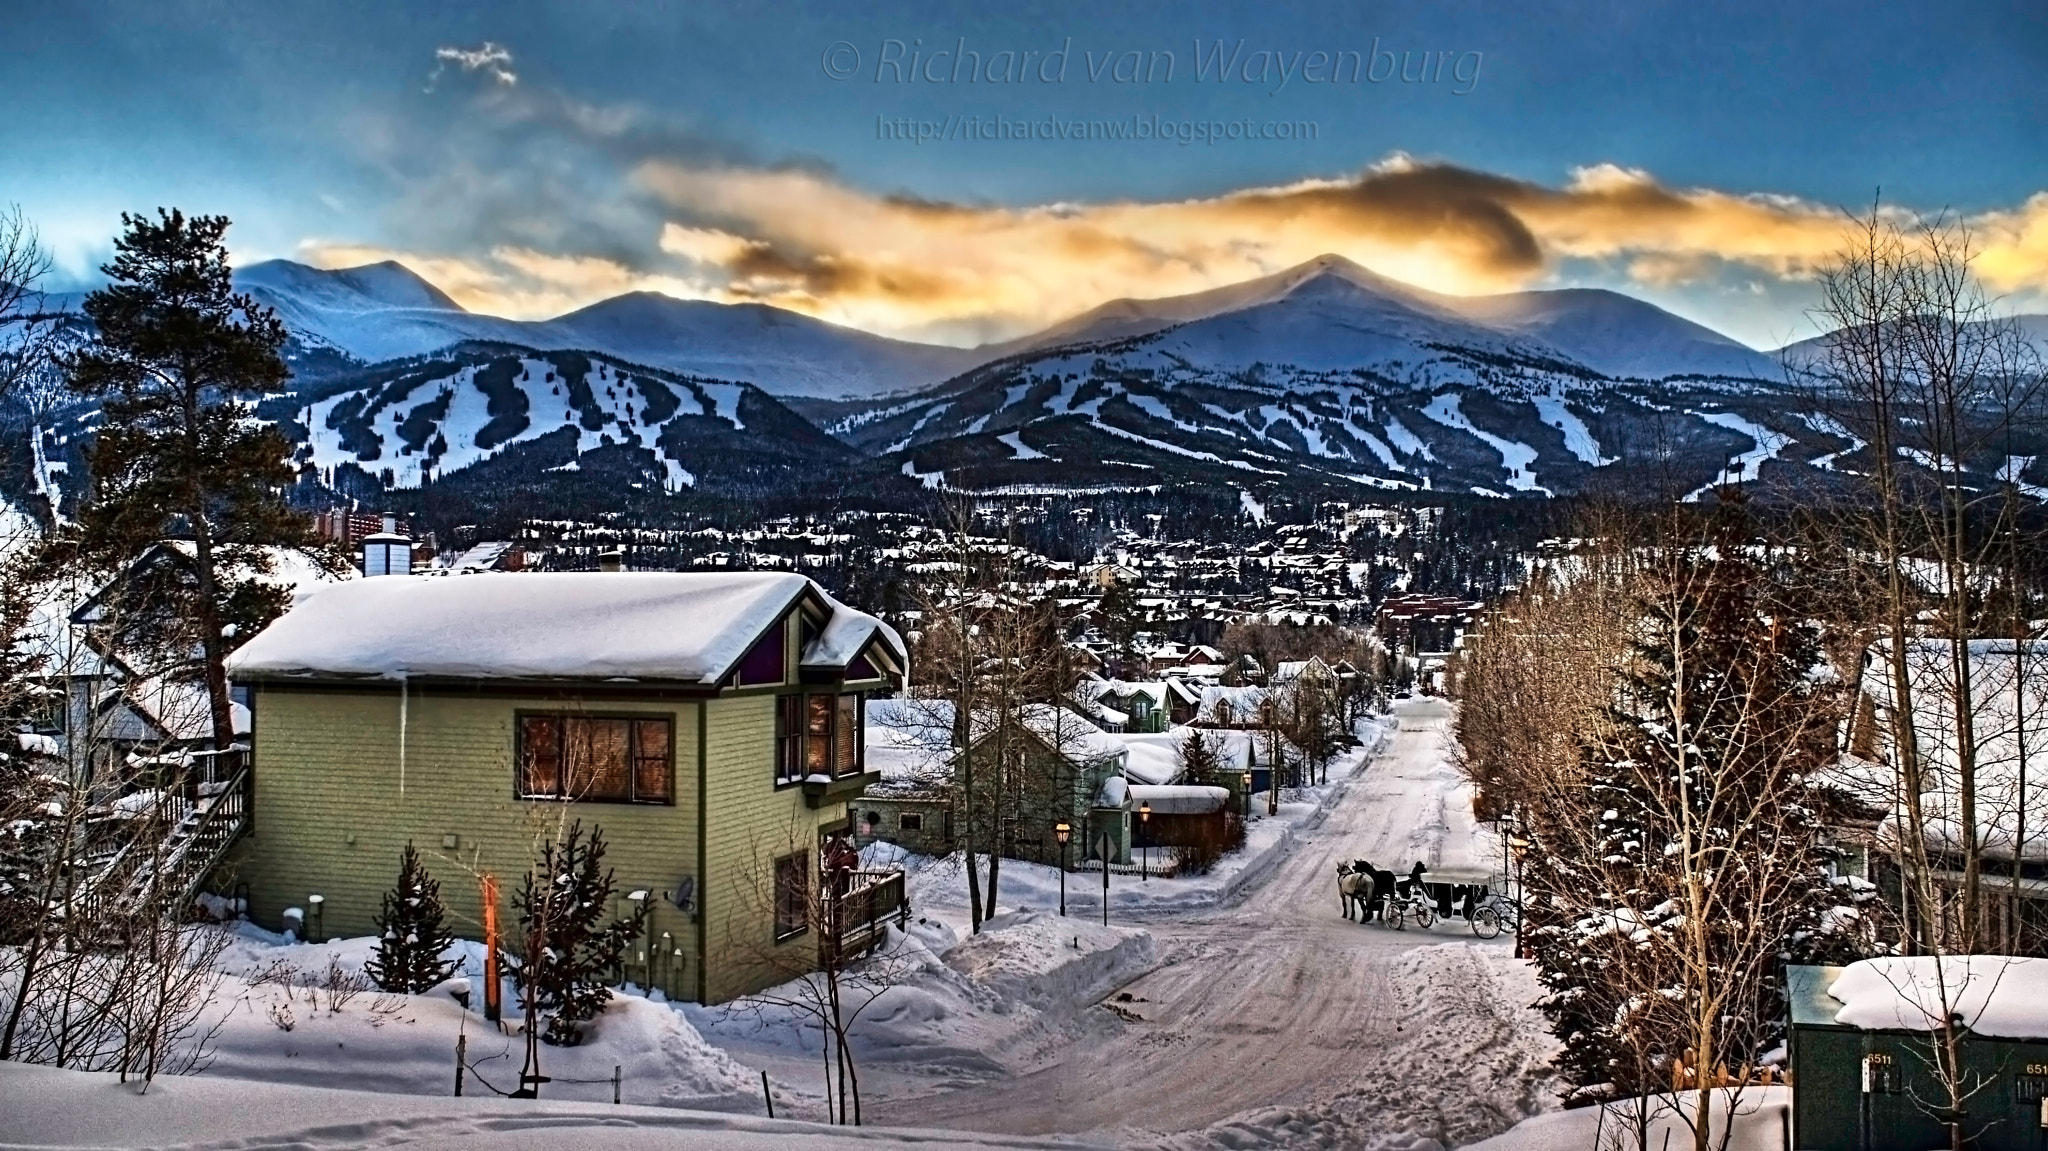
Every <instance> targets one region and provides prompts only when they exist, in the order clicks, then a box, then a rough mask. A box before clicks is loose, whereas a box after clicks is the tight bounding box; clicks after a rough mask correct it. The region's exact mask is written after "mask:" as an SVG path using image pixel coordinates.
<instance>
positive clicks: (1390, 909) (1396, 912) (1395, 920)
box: [1387, 903, 1408, 931]
mask: <svg viewBox="0 0 2048 1151" xmlns="http://www.w3.org/2000/svg"><path fill="white" fill-rule="evenodd" d="M1407 915H1408V912H1407V911H1406V909H1404V908H1403V907H1402V906H1401V905H1400V904H1398V903H1392V904H1388V905H1387V923H1388V925H1389V926H1391V927H1392V928H1393V929H1394V930H1396V931H1406V930H1408V919H1407Z"/></svg>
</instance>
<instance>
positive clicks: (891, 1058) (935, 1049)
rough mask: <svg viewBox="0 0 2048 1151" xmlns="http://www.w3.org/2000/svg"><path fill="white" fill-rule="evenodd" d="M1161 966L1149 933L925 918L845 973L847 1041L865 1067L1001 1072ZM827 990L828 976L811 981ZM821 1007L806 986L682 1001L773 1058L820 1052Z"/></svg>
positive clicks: (1032, 920)
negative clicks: (970, 924) (715, 1001)
mask: <svg viewBox="0 0 2048 1151" xmlns="http://www.w3.org/2000/svg"><path fill="white" fill-rule="evenodd" d="M1156 961H1157V957H1156V954H1155V950H1154V947H1153V942H1152V937H1151V935H1150V934H1148V933H1147V932H1144V931H1140V930H1138V929H1136V928H1128V927H1103V926H1102V925H1100V924H1089V923H1085V922H1082V921H1079V920H1075V919H1061V918H1059V917H1058V916H1040V915H1037V914H1032V913H1023V914H1011V915H999V916H997V917H995V918H994V919H990V920H988V921H986V922H985V923H983V924H982V930H981V933H980V934H978V935H973V936H969V937H968V938H967V939H965V940H959V939H958V938H957V936H956V934H955V932H954V931H953V930H952V929H951V928H950V927H948V926H947V925H945V924H943V923H940V922H937V921H934V920H931V919H922V920H918V921H916V922H915V923H913V924H911V925H910V928H909V930H908V931H904V932H899V931H896V930H893V929H892V930H891V931H890V933H889V938H888V940H887V941H886V942H885V943H884V944H883V946H882V947H881V948H880V949H879V950H878V951H877V952H876V953H875V954H874V955H873V956H870V957H869V958H867V959H865V960H863V961H862V963H861V964H860V965H858V966H856V967H855V968H854V969H852V970H851V971H850V972H848V973H847V974H846V975H844V976H842V978H841V996H840V999H841V1003H842V1010H844V1011H845V1012H846V1013H847V1015H848V1016H849V1017H850V1018H851V1025H850V1027H849V1029H848V1031H849V1041H850V1043H851V1045H852V1047H853V1049H854V1050H855V1051H856V1052H857V1053H858V1054H859V1055H860V1056H861V1057H862V1058H863V1059H867V1060H882V1061H887V1062H889V1063H892V1064H897V1065H914V1066H915V1069H916V1070H918V1071H919V1072H920V1073H930V1072H931V1071H933V1070H935V1069H951V1070H957V1071H967V1072H973V1073H977V1074H986V1073H992V1072H1000V1071H1001V1070H1002V1064H1001V1063H1000V1062H999V1059H1000V1058H1001V1057H1002V1056H1003V1055H1004V1054H1005V1053H1007V1052H1010V1051H1013V1050H1016V1049H1018V1048H1020V1047H1024V1046H1026V1045H1028V1044H1030V1043H1033V1042H1037V1041H1040V1040H1042V1038H1043V1036H1044V1035H1045V1034H1046V1033H1048V1032H1049V1031H1052V1030H1055V1029H1057V1028H1058V1027H1059V1026H1060V1025H1061V1024H1062V1022H1063V1021H1064V1020H1066V1019H1068V1018H1070V1017H1071V1016H1073V1015H1074V1013H1076V1012H1078V1011H1081V1010H1083V1009H1085V1008H1088V1007H1091V1006H1093V1005H1094V1004H1095V1003H1096V1002H1097V1001H1098V1000H1100V999H1101V998H1102V997H1103V996H1105V995H1107V994H1109V993H1110V992H1111V991H1113V990H1115V989H1116V988H1117V987H1119V986H1121V985H1123V984H1125V983H1128V982H1130V981H1131V980H1133V979H1136V978H1137V977H1138V976H1140V975H1142V974H1144V973H1145V972H1146V971H1148V970H1150V969H1151V968H1152V966H1153V965H1154V963H1155V962H1156ZM811 979H812V981H813V983H814V985H815V986H816V987H822V986H823V983H822V977H819V976H813V977H811ZM817 1001H818V996H817V995H816V993H815V992H814V991H813V990H811V989H809V988H806V987H804V986H803V985H802V981H797V982H793V983H789V984H783V985H781V986H778V987H771V988H768V989H767V990H765V991H762V992H759V993H758V994H755V995H751V996H745V997H742V998H740V999H736V1000H734V1001H732V1002H730V1003H725V1004H720V1005H718V1006H715V1007H699V1006H697V1005H694V1004H690V1005H685V1006H684V1007H683V1010H684V1012H685V1013H686V1014H687V1016H688V1018H689V1019H690V1021H691V1023H692V1024H693V1025H694V1026H695V1027H696V1028H697V1029H698V1030H699V1031H701V1032H702V1033H704V1034H706V1035H709V1036H711V1037H713V1038H714V1039H717V1040H718V1041H719V1042H721V1043H727V1044H732V1045H735V1046H742V1047H754V1048H764V1049H768V1050H770V1051H773V1052H777V1053H794V1054H800V1055H808V1056H810V1058H812V1059H816V1058H817V1057H818V1056H819V1054H820V1053H821V1052H822V1050H823V1047H822V1041H821V1036H820V1034H819V1026H818V1022H819V1021H818V1019H817V1014H816V1012H815V1011H814V1010H811V1009H810V1008H809V1007H808V1006H807V1005H810V1004H814V1003H816V1002H817Z"/></svg>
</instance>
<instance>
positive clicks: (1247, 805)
mask: <svg viewBox="0 0 2048 1151" xmlns="http://www.w3.org/2000/svg"><path fill="white" fill-rule="evenodd" d="M1237 782H1238V784H1239V785H1240V786H1239V787H1238V791H1239V792H1240V793H1241V794H1243V796H1244V821H1245V823H1246V824H1250V823H1251V821H1252V773H1251V772H1249V771H1247V772H1245V773H1244V774H1243V775H1241V776H1239V777H1238V779H1237Z"/></svg>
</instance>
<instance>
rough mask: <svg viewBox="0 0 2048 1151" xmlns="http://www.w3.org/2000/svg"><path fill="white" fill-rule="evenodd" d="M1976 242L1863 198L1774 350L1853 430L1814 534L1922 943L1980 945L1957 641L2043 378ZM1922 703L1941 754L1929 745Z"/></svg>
mask: <svg viewBox="0 0 2048 1151" xmlns="http://www.w3.org/2000/svg"><path fill="white" fill-rule="evenodd" d="M1975 259H1976V250H1975V247H1974V243H1973V239H1972V237H1971V235H1970V233H1969V231H1968V230H1967V229H1966V228H1964V227H1962V226H1961V225H1959V224H1957V223H1955V222H1954V221H1952V220H1950V219H1947V218H1945V217H1937V218H1934V219H1931V220H1927V219H1915V218H1910V217H1906V216H1904V215H1903V214H1901V213H1898V212H1896V211H1890V210H1886V209H1883V208H1882V207H1881V206H1873V207H1872V208H1871V209H1870V211H1869V212H1868V213H1866V214H1865V215H1863V216H1861V217H1859V218H1857V220H1856V221H1855V225H1854V227H1853V229H1852V231H1851V234H1850V236H1849V238H1848V240H1847V242H1846V243H1845V245H1844V247H1843V250H1842V251H1841V253H1840V254H1839V256H1838V257H1837V259H1836V260H1835V261H1834V263H1833V264H1832V265H1831V266H1830V267H1829V268H1828V269H1827V270H1826V271H1825V272H1824V273H1823V275H1822V277H1821V289H1822V303H1821V305H1820V306H1819V308H1818V309H1817V310H1816V311H1817V319H1818V320H1819V321H1820V322H1821V323H1822V324H1823V326H1825V327H1826V328H1827V329H1828V330H1827V333H1826V334H1825V335H1824V336H1823V337H1822V338H1821V340H1820V343H1819V347H1818V351H1817V352H1815V353H1814V354H1812V355H1811V356H1809V357H1806V358H1804V359H1795V360H1792V361H1789V362H1788V364H1787V368H1788V372H1789V373H1790V374H1791V375H1792V376H1793V377H1794V379H1795V380H1797V381H1798V382H1800V383H1801V384H1802V385H1803V386H1804V387H1805V389H1806V391H1807V393H1808V395H1809V396H1810V397H1811V398H1812V399H1813V400H1814V402H1815V403H1816V405H1817V406H1819V407H1820V408H1821V410H1823V411H1824V412H1826V413H1827V415H1828V418H1830V419H1832V420H1833V421H1835V424H1834V426H1835V430H1836V431H1837V433H1838V434H1840V435H1842V436H1844V437H1846V438H1848V439H1850V440H1851V441H1852V448H1851V452H1847V453H1844V455H1851V454H1853V456H1854V459H1855V463H1856V465H1857V466H1855V467H1846V466H1845V467H1843V468H1841V470H1842V471H1843V473H1844V475H1845V478H1846V481H1847V483H1846V487H1847V488H1848V498H1847V499H1845V500H1843V501H1841V503H1840V504H1839V505H1838V506H1836V507H1834V508H1832V509H1829V510H1830V512H1831V513H1832V514H1830V515H1829V516H1828V518H1827V520H1826V521H1825V523H1824V525H1823V527H1822V530H1821V531H1819V532H1817V533H1816V537H1817V538H1822V539H1824V538H1826V537H1828V536H1833V537H1835V539H1836V541H1837V542H1838V543H1839V545H1840V546H1841V547H1842V548H1843V549H1845V550H1847V551H1848V552H1849V553H1851V554H1850V556H1849V558H1847V559H1845V560H1844V561H1843V562H1844V566H1845V567H1849V568H1853V569H1856V571H1855V573H1854V575H1855V577H1856V578H1858V579H1860V580H1861V581H1862V582H1863V583H1864V585H1865V587H1867V589H1868V593H1869V594H1868V595H1867V597H1866V602H1867V604H1868V609H1867V615H1866V618H1865V619H1864V620H1863V621H1861V622H1863V624H1864V625H1865V627H1866V629H1867V630H1866V634H1872V635H1874V636H1875V637H1878V638H1879V639H1880V642H1878V643H1877V644H1875V645H1874V646H1873V648H1872V651H1873V653H1874V654H1875V655H1876V656H1877V657H1878V658H1881V659H1883V660H1884V661H1886V663H1887V665H1888V666H1887V667H1886V669H1885V671H1886V675H1885V677H1884V678H1885V682H1886V686H1887V688H1888V692H1889V699H1888V703H1889V705H1890V706H1889V707H1888V708H1887V709H1886V714H1887V722H1888V726H1889V728H1890V730H1889V736H1890V739H1889V745H1890V746H1889V749H1888V755H1889V760H1890V764H1891V767H1892V769H1893V771H1894V772H1895V773H1896V788H1895V795H1896V797H1897V799H1898V804H1899V810H1900V819H1899V820H1898V821H1897V822H1898V823H1899V824H1900V825H1901V827H1902V829H1903V831H1902V834H1901V835H1900V836H1899V837H1898V842H1897V843H1896V844H1895V845H1894V852H1895V855H1896V857H1897V860H1898V863H1899V866H1900V870H1901V873H1902V877H1903V881H1904V886H1905V888H1906V891H1907V895H1908V898H1907V904H1908V907H1907V911H1908V916H1909V918H1908V923H1909V926H1910V928H1911V931H1910V940H1909V945H1910V946H1913V947H1917V948H1920V949H1923V950H1928V951H1933V952H1936V953H1945V952H1952V951H1964V952H1967V951H1973V950H1977V949H1979V948H1980V946H1981V944H1982V942H1983V940H1984V937H1985V918H1984V914H1983V902H1982V897H1983V887H1984V884H1983V880H1982V876H1983V865H1984V854H1985V853H1984V847H1985V845H1984V842H1983V832H1984V828H1985V825H1986V823H1987V822H1989V820H1990V819H1991V818H1993V817H1994V816H1995V813H1992V812H1989V811H1984V810H1980V801H1981V799H1982V798H1983V797H1982V796H1981V795H1980V787H1979V778H1978V777H1979V770H1980V763H1979V745H1980V743H1981V742H1982V741H1981V740H1980V738H1979V736H1978V733H1977V732H1976V731H1975V727H1976V724H1977V723H1978V710H1979V709H1978V705H1977V701H1976V694H1977V688H1976V685H1975V682H1974V680H1975V675H1974V673H1973V664H1974V663H1975V662H1976V658H1977V649H1976V648H1974V647H1973V645H1972V643H1971V641H1972V640H1973V639H1975V638H1978V637H1979V636H1980V635H1983V634H1987V633H1988V634H2000V633H2004V632H2007V631H2008V630H2009V628H2010V624H2009V622H2007V621H1994V620H1991V619H1988V618H1987V612H1986V606H1987V603H1988V602H1989V601H1990V600H1991V599H1992V598H1993V594H1994V591H1995V589H1996V587H1997V586H1998V585H1999V584H2001V583H2003V584H2005V585H2006V586H2007V587H2008V588H2009V589H2013V590H2015V592H2016V589H2017V588H2018V587H2019V585H2020V583H2021V581H2022V575H2023V572H2024V570H2025V568H2024V566H2023V563H2024V561H2023V560H2022V559H2021V556H2022V555H2023V554H2024V552H2025V549H2023V548H2022V547H2020V546H2019V545H2018V544H2017V537H2018V522H2017V521H2018V518H2019V516H2018V513H2019V511H2020V508H2021V506H2022V505H2021V501H2020V500H2019V499H2018V498H2017V496H2018V485H2019V475H2018V474H2017V470H2016V467H2015V458H2016V455H2017V451H2016V449H2017V447H2018V446H2019V445H2020V444H2021V443H2022V442H2024V441H2027V440H2028V439H2029V437H2030V436H2031V437H2037V436H2038V434H2039V433H2038V430H2037V429H2038V427H2039V420H2040V417H2041V407H2042V400H2043V396H2044V387H2048V383H2044V375H2043V371H2042V365H2041V362H2040V358H2039V356H2038V355H2037V354H2035V352H2034V350H2033V348H2032V347H2031V345H2030V344H2029V343H2028V341H2027V340H2026V338H2025V334H2024V333H2023V332H2022V331H2020V329H2019V328H2018V327H2017V325H2016V324H2015V323H2014V322H2013V321H2012V320H2011V319H2010V318H2008V317H2004V316H2001V315H1999V314H1998V313H1997V311H1996V309H1995V307H1994V301H1992V300H1991V299H1990V298H1989V297H1988V296H1987V295H1986V294H1985V293H1984V291H1983V289H1982V286H1981V284H1980V283H1979V281H1978V280H1977V278H1976V276H1975V274H1974V270H1973V265H1974V262H1975ZM1998 480H2003V481H2004V482H2003V483H1999V482H1997V481H1998ZM1866 557H1867V558H1866ZM2015 598H2019V599H2023V596H2019V595H2018V594H2017V592H2016V595H2015ZM2009 618H2010V617H2008V619H2009ZM1920 635H1926V636H1931V637H1935V638H1937V639H1938V640H1939V641H1940V642H1941V643H1942V644H1943V645H1945V646H1946V647H1947V649H1948V651H1947V655H1946V658H1945V660H1943V663H1944V664H1945V668H1944V674H1943V678H1944V680H1945V682H1944V683H1942V684H1941V685H1940V688H1939V691H1938V696H1939V698H1940V700H1941V706H1940V707H1939V709H1938V712H1934V711H1930V709H1929V708H1928V707H1926V706H1924V705H1923V703H1922V701H1921V700H1920V699H1919V698H1918V696H1919V694H1920V693H1922V692H1924V691H1927V690H1930V689H1932V688H1933V687H1934V684H1932V683H1931V682H1930V680H1929V678H1928V677H1927V676H1926V675H1925V674H1924V669H1916V668H1914V667H1913V666H1911V664H1912V652H1913V651H1914V650H1915V645H1914V644H1911V643H1908V642H1907V641H1908V639H1909V637H1914V636H1920ZM1936 714H1938V716H1939V719H1938V721H1936V727H1937V728H1938V729H1939V730H1940V731H1942V732H1943V733H1945V734H1944V735H1943V736H1942V737H1941V738H1942V739H1943V740H1944V741H1945V742H1946V743H1948V744H1950V745H1951V746H1950V748H1949V754H1948V755H1947V756H1936V755H1935V754H1933V752H1932V750H1931V749H1930V748H1929V747H1928V746H1926V745H1927V743H1928V739H1929V737H1930V735H1932V732H1931V731H1930V730H1929V729H1928V724H1929V722H1930V720H1931V719H1933V718H1934V716H1935V715H1936ZM1937 758H1943V759H1946V761H1947V762H1945V763H1943V764H1941V765H1939V766H1937V764H1936V762H1935V760H1936V759H1937ZM1936 775H1946V776H1947V777H1948V781H1947V782H1948V786H1946V787H1944V788H1943V790H1945V791H1946V792H1947V794H1949V795H1951V796H1952V797H1953V800H1954V805H1955V811H1954V813H1953V818H1954V825H1955V827H1954V830H1955V831H1956V832H1957V833H1958V834H1957V836H1956V838H1955V841H1954V842H1953V843H1952V844H1945V845H1943V848H1942V849H1941V850H1930V849H1929V845H1928V843H1927V841H1926V837H1925V834H1924V833H1925V829H1926V828H1927V827H1928V825H1929V822H1930V820H1936V821H1940V820H1939V818H1938V813H1931V812H1929V811H1927V810H1926V809H1925V807H1924V801H1923V797H1924V796H1925V795H1927V794H1928V793H1929V792H1930V791H1931V790H1934V785H1936V784H1937V783H1939V782H1941V781H1939V780H1937V779H1936V778H1934V776H1936ZM1944 857H1947V858H1944ZM1950 862H1953V864H1954V866H1953V867H1950V866H1948V864H1949V863H1950ZM1945 870H1953V871H1956V872H1959V873H1960V879H1959V880H1958V881H1957V882H1956V884H1955V885H1954V886H1955V888H1956V890H1955V892H1954V893H1953V904H1954V906H1953V914H1952V915H1950V916H1946V917H1943V916H1942V914H1941V909H1942V908H1943V907H1944V906H1946V905H1948V904H1949V903H1950V902H1951V899H1950V896H1949V894H1947V893H1944V892H1941V891H1938V890H1936V889H1937V887H1939V886H1940V884H1941V881H1940V880H1939V879H1938V878H1937V876H1936V874H1935V873H1936V872H1937V871H1945ZM1945 920H1946V921H1945Z"/></svg>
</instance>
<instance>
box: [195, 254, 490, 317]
mask: <svg viewBox="0 0 2048 1151" xmlns="http://www.w3.org/2000/svg"><path fill="white" fill-rule="evenodd" d="M235 279H236V280H237V281H238V282H240V283H241V284H242V285H243V286H245V287H251V288H261V289H268V290H269V291H272V292H282V293H286V294H289V295H291V296H292V297H294V298H297V299H301V300H307V301H317V302H318V303H319V304H320V305H321V306H323V307H327V308H335V309H343V310H350V311H376V310H379V309H383V308H425V309H428V310H431V311H436V312H461V311H463V310H464V309H463V307H462V305H460V304H458V303H456V302H455V301H454V300H453V299H450V298H449V296H448V294H447V293H446V292H443V291H442V290H441V289H439V288H437V287H435V286H434V285H433V284H431V283H429V282H428V281H427V280H426V278H425V277H423V276H421V275H420V274H419V273H417V272H415V271H413V270H412V269H411V268H408V267H406V266H405V265H404V264H401V263H399V262H398V261H396V260H380V261H378V262H377V263H374V264H361V265H358V266H356V267H353V268H315V267H313V266H311V265H309V264H301V263H299V262H298V261H296V260H265V261H263V262H262V263H260V264H250V265H248V266H247V267H244V268H241V269H239V270H237V271H236V272H235Z"/></svg>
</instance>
